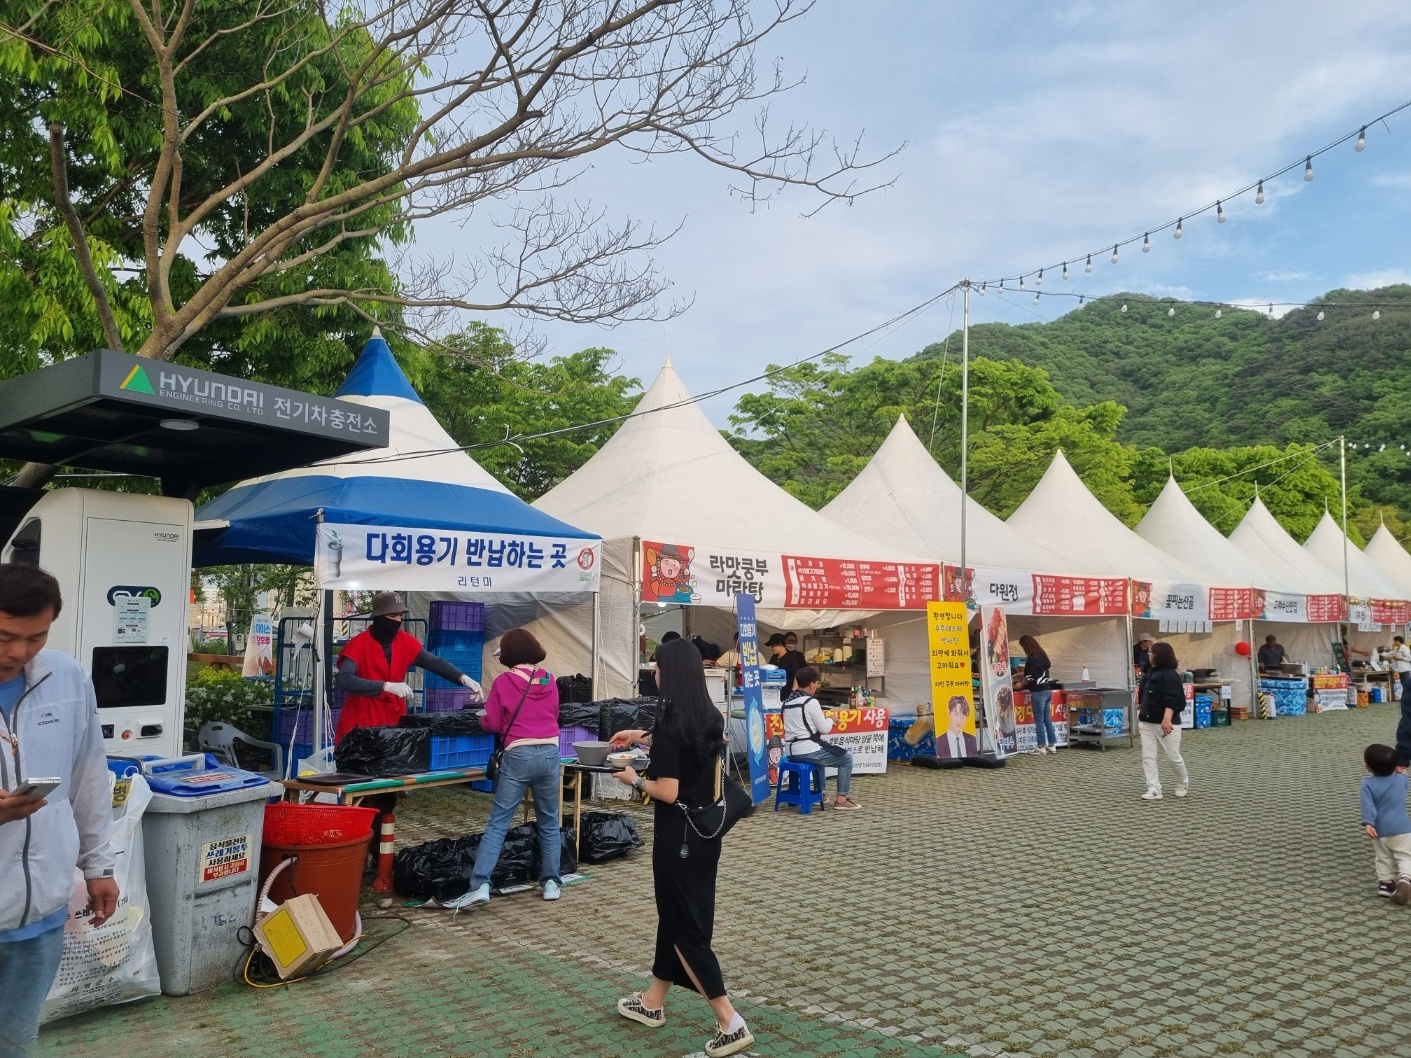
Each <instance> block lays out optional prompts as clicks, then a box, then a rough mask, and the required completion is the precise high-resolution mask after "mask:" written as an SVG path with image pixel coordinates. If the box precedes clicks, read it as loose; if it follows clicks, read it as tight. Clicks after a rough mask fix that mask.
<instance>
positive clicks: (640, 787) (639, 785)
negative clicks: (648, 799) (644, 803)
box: [632, 775, 647, 794]
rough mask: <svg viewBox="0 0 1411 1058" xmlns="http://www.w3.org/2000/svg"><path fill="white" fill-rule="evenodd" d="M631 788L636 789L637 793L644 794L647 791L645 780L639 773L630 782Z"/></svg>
mask: <svg viewBox="0 0 1411 1058" xmlns="http://www.w3.org/2000/svg"><path fill="white" fill-rule="evenodd" d="M632 789H634V790H636V791H637V792H638V793H639V794H645V793H646V792H647V780H646V779H644V778H642V777H641V776H640V775H639V776H637V779H636V781H635V782H633V784H632Z"/></svg>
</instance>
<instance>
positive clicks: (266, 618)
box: [240, 613, 274, 678]
mask: <svg viewBox="0 0 1411 1058" xmlns="http://www.w3.org/2000/svg"><path fill="white" fill-rule="evenodd" d="M240 674H241V675H242V676H245V677H247V678H248V677H251V676H273V675H274V618H273V617H271V616H270V615H269V614H267V613H257V614H255V615H254V616H253V617H251V618H250V634H249V635H248V636H246V637H245V660H244V662H243V664H242V666H241V670H240Z"/></svg>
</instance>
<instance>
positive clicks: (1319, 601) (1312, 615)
mask: <svg viewBox="0 0 1411 1058" xmlns="http://www.w3.org/2000/svg"><path fill="white" fill-rule="evenodd" d="M1305 598H1306V599H1307V600H1308V604H1307V605H1308V611H1307V612H1308V620H1309V621H1310V622H1311V623H1314V624H1318V623H1322V622H1325V621H1342V620H1345V619H1346V617H1347V600H1346V599H1345V598H1344V597H1343V596H1341V595H1308V596H1305ZM1284 620H1287V618H1284Z"/></svg>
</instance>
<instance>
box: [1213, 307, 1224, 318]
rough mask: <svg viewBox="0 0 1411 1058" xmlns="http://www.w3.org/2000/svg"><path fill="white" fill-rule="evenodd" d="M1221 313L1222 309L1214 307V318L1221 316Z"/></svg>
mask: <svg viewBox="0 0 1411 1058" xmlns="http://www.w3.org/2000/svg"><path fill="white" fill-rule="evenodd" d="M1223 315H1225V312H1224V310H1223V309H1216V310H1215V318H1216V319H1217V320H1218V319H1219V318H1220V317H1221V316H1223Z"/></svg>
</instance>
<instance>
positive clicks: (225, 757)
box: [196, 721, 284, 779]
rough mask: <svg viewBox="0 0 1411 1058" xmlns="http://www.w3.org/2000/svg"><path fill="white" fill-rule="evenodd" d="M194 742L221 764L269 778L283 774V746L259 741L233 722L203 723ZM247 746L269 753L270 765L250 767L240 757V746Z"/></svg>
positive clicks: (279, 776) (276, 777)
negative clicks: (267, 766) (266, 766)
mask: <svg viewBox="0 0 1411 1058" xmlns="http://www.w3.org/2000/svg"><path fill="white" fill-rule="evenodd" d="M196 743H197V745H198V746H199V747H200V749H201V752H203V753H212V754H214V755H215V757H216V759H217V760H219V761H220V762H221V763H222V764H228V765H229V766H230V767H232V768H243V769H244V770H245V771H256V772H259V773H260V774H261V775H266V776H269V777H270V778H275V779H278V778H281V777H282V776H283V775H284V747H283V746H281V745H279V744H278V743H275V742H261V741H260V740H259V739H257V738H252V737H251V736H249V735H247V734H245V732H243V731H241V730H240V729H239V728H238V727H236V726H235V725H234V724H222V723H217V722H215V721H212V722H211V723H209V724H206V725H204V726H203V727H202V728H201V730H200V732H199V733H198V734H197V735H196ZM241 746H249V747H250V748H251V749H256V750H260V751H261V752H263V753H267V754H268V755H269V759H270V764H271V767H269V768H250V767H246V765H245V764H244V763H243V762H242V761H241V759H240V747H241Z"/></svg>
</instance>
